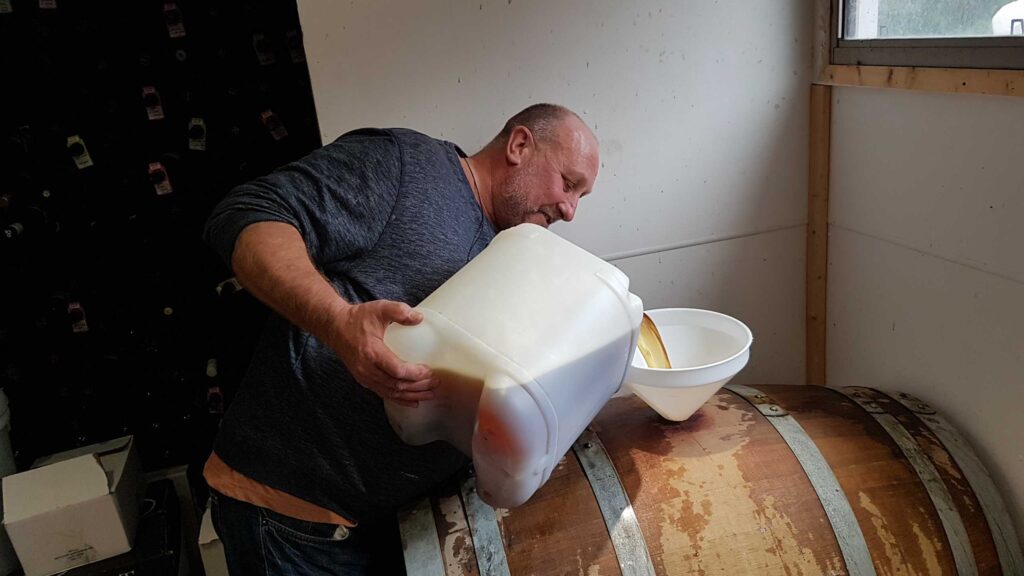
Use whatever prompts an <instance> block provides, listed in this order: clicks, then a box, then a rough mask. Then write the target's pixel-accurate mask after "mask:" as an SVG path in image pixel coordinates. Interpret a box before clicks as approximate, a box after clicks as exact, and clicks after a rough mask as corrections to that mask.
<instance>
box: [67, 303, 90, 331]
mask: <svg viewBox="0 0 1024 576" xmlns="http://www.w3.org/2000/svg"><path fill="white" fill-rule="evenodd" d="M68 315H69V316H71V317H72V318H74V319H75V320H74V322H72V323H71V331H72V332H74V333H75V334H81V333H83V332H88V331H89V322H88V321H86V318H85V308H82V305H81V304H79V303H78V302H68Z"/></svg>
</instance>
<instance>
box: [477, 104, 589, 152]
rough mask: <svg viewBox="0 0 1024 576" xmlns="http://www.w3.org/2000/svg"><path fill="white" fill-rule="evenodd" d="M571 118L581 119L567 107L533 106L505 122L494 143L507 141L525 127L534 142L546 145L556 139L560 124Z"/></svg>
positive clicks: (554, 105)
mask: <svg viewBox="0 0 1024 576" xmlns="http://www.w3.org/2000/svg"><path fill="white" fill-rule="evenodd" d="M570 116H575V117H576V118H577V119H580V117H579V116H578V115H577V114H576V113H575V112H573V111H572V110H569V109H568V108H566V107H565V106H559V105H558V104H543V103H542V104H533V105H532V106H527V107H526V108H524V109H523V110H521V111H520V112H518V113H517V114H516V115H514V116H512V117H511V118H509V119H508V121H507V122H505V126H504V128H502V129H501V132H498V135H497V136H495V137H494V140H493V141H501V142H504V141H507V140H508V137H509V136H511V135H512V130H514V129H515V127H516V126H525V127H527V128H529V129H530V132H532V133H533V138H534V140H537V141H538V142H540V143H542V144H544V143H547V142H550V141H551V140H553V139H554V137H555V132H556V131H557V129H558V126H559V124H560V123H561V122H562V121H563V120H565V119H566V118H568V117H570ZM580 121H581V122H582V121H583V120H582V119H580Z"/></svg>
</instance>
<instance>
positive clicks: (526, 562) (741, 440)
mask: <svg viewBox="0 0 1024 576" xmlns="http://www.w3.org/2000/svg"><path fill="white" fill-rule="evenodd" d="M728 388H729V389H728V390H722V391H720V392H719V393H718V394H716V395H715V396H714V397H713V398H711V400H709V401H708V402H707V403H706V404H705V405H704V406H703V407H702V408H701V409H700V410H699V411H698V412H697V413H695V414H694V415H693V417H691V418H690V419H689V420H687V421H686V422H679V423H677V422H669V421H666V420H664V419H662V418H661V417H659V416H658V415H657V414H656V413H655V412H654V411H653V410H651V409H650V408H648V407H647V406H646V405H645V404H644V403H643V402H642V401H640V400H639V399H637V398H635V397H634V398H621V399H616V400H613V401H611V402H609V403H608V405H607V406H606V407H605V408H604V410H602V412H601V413H600V414H599V415H598V417H597V418H596V419H595V420H594V422H593V423H592V425H591V427H590V429H589V430H588V431H587V433H585V434H584V435H583V436H581V439H580V440H579V441H578V442H577V443H576V445H574V447H573V450H571V451H570V452H569V454H568V455H567V456H566V458H564V459H563V460H562V461H561V462H560V463H559V465H558V466H557V468H556V469H555V471H554V472H553V473H552V475H551V479H550V480H549V481H548V482H547V483H546V484H545V485H544V486H543V487H542V488H541V489H540V490H539V491H538V492H537V493H536V494H535V495H534V496H533V498H531V499H530V500H529V501H528V502H527V503H526V504H524V505H522V506H520V507H517V508H514V509H511V510H493V509H491V508H490V507H488V506H487V505H486V504H483V503H482V502H481V501H480V499H479V498H478V497H477V495H476V494H475V491H474V488H473V481H472V478H470V479H467V480H466V481H465V482H463V483H462V484H461V485H460V486H453V487H450V488H448V489H446V490H443V491H441V492H440V493H439V494H437V495H436V496H435V497H432V498H430V499H425V500H424V501H422V502H421V503H419V505H417V506H415V507H413V508H411V509H409V510H406V511H404V512H403V514H402V517H401V529H402V539H403V546H404V549H405V561H406V568H407V571H408V573H409V574H415V575H420V574H423V575H430V576H459V575H479V576H490V575H492V574H495V575H497V574H510V575H512V576H518V575H527V574H542V575H548V574H579V575H586V576H591V575H598V574H600V575H611V574H628V575H632V574H641V575H648V574H661V575H684V574H686V575H690V574H694V575H712V574H720V575H730V576H732V575H737V574H758V575H760V574H780V575H782V574H785V575H811V574H826V575H838V574H855V575H860V574H878V575H908V576H909V575H915V574H918V575H920V574H930V575H937V574H1007V575H1021V574H1024V560H1022V559H1021V550H1020V544H1019V542H1018V540H1017V537H1016V535H1015V533H1014V530H1013V527H1012V525H1011V523H1010V519H1009V517H1008V514H1007V512H1006V510H1005V508H1004V507H1003V505H1002V501H1001V499H1000V497H999V495H998V493H996V491H995V488H994V486H993V485H992V481H991V479H990V478H989V476H988V474H987V473H986V472H985V470H984V468H982V467H981V465H980V463H979V462H978V460H977V458H976V457H975V456H974V454H973V453H972V452H971V451H970V449H969V448H968V447H967V445H966V443H964V442H963V439H962V438H961V437H960V436H959V434H957V433H956V431H955V430H953V429H952V428H951V427H950V426H949V425H948V423H946V421H945V420H943V419H942V417H941V416H939V415H938V414H935V412H934V410H932V409H931V408H930V407H929V406H927V405H926V404H925V403H923V402H921V401H920V400H917V399H915V398H912V397H910V396H909V395H906V394H899V393H894V394H886V393H882V392H879V391H876V390H872V389H868V388H845V389H840V390H837V389H830V388H823V387H817V386H757V387H745V386H729V387H728Z"/></svg>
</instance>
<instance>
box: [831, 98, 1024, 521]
mask: <svg viewBox="0 0 1024 576" xmlns="http://www.w3.org/2000/svg"><path fill="white" fill-rule="evenodd" d="M1022 167H1024V100H1022V99H1020V98H1008V97H997V96H974V95H955V94H930V93H918V92H905V91H895V90H894V91H883V90H874V89H865V88H837V89H834V90H833V105H832V168H831V170H832V172H831V184H830V194H829V201H830V206H829V212H830V224H831V226H830V231H831V234H830V243H829V277H828V285H829V293H828V322H829V332H828V381H829V385H832V386H847V385H866V386H873V387H882V388H888V389H890V390H904V391H907V392H911V393H913V394H915V395H917V396H919V397H921V398H922V399H925V400H927V401H928V402H929V403H931V404H933V405H934V406H935V407H936V408H938V409H939V410H940V411H941V412H942V413H943V414H944V415H945V416H946V417H947V418H948V419H949V420H950V421H951V422H952V423H953V424H954V425H955V426H956V427H957V428H958V429H959V430H960V431H961V432H963V433H964V434H965V435H966V436H967V438H968V440H969V441H970V443H971V444H972V445H973V446H974V448H975V450H976V451H977V452H978V453H979V456H980V457H981V459H982V461H983V462H984V463H985V465H986V466H987V467H988V469H989V471H990V472H991V473H992V475H993V477H994V479H995V481H996V484H997V485H998V486H999V488H1000V489H1001V493H1002V494H1003V496H1004V497H1005V498H1006V500H1007V504H1008V506H1009V508H1010V510H1011V514H1012V515H1013V516H1014V517H1015V520H1016V526H1017V531H1018V534H1019V535H1024V416H1022V412H1021V409H1022V407H1024V226H1022V225H1021V223H1022V222H1024V168H1022Z"/></svg>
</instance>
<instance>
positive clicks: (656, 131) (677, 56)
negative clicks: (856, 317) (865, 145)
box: [299, 0, 811, 382]
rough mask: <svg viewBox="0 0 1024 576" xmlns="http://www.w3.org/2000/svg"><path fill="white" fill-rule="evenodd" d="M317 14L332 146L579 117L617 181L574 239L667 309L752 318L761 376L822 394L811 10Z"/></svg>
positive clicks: (543, 7)
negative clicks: (815, 313)
mask: <svg viewBox="0 0 1024 576" xmlns="http://www.w3.org/2000/svg"><path fill="white" fill-rule="evenodd" d="M299 14H300V17H301V20H302V27H303V32H304V37H305V45H306V51H307V55H308V60H309V64H310V74H311V77H312V83H313V90H314V97H315V99H316V102H317V113H318V116H319V121H320V127H321V131H322V133H323V137H324V141H325V142H326V141H330V140H332V139H333V138H335V137H336V136H338V135H339V134H341V133H343V132H344V131H346V130H349V129H352V128H356V127H360V126H406V127H411V128H415V129H418V130H421V131H423V132H426V133H428V134H431V135H434V136H437V137H441V138H445V139H449V140H452V141H454V142H456V143H458V144H459V145H461V146H462V147H463V148H464V149H466V150H467V151H468V152H474V151H475V150H476V149H478V148H479V147H480V146H482V145H483V144H484V143H485V142H486V141H488V140H489V139H490V138H491V137H492V136H493V135H494V134H495V133H496V132H497V131H498V130H499V128H500V127H501V125H502V124H503V123H504V120H505V119H506V118H507V117H508V116H510V115H511V114H513V113H515V112H517V111H518V110H520V109H522V108H523V107H525V106H527V105H529V104H532V103H534V102H539V101H549V102H555V103H559V104H564V105H567V106H569V107H570V108H573V109H574V110H576V111H577V112H578V113H580V114H581V115H582V116H583V118H584V119H585V120H587V121H588V123H589V124H590V125H591V127H593V128H594V130H595V132H596V133H597V135H598V138H599V139H600V140H601V145H602V168H601V173H600V176H599V178H598V181H597V186H596V188H595V191H594V194H592V196H591V197H589V198H588V199H587V200H586V201H584V202H583V203H582V204H581V207H580V209H579V211H578V217H577V219H576V221H575V222H573V223H572V224H569V225H556V227H555V228H554V229H555V230H556V231H557V232H558V233H559V234H562V235H563V236H565V237H567V238H569V239H570V240H572V241H574V242H576V243H577V244H580V245H581V246H583V247H584V248H586V249H588V250H590V251H591V252H594V253H596V254H599V255H601V256H604V257H606V258H608V259H611V260H613V261H615V262H616V263H617V264H619V265H621V266H622V267H623V269H626V270H627V271H628V272H629V274H630V276H631V279H632V281H633V287H634V291H635V292H637V293H638V294H639V295H640V296H641V297H642V298H645V300H646V301H647V303H648V308H651V307H654V306H655V305H656V306H713V307H714V308H715V309H717V310H720V311H723V312H726V313H730V312H731V313H735V314H738V315H740V316H739V317H740V318H741V319H742V320H744V321H745V322H747V323H748V324H749V325H750V326H751V328H752V330H753V331H754V334H755V338H756V344H755V348H754V350H753V359H752V361H751V363H750V365H749V366H748V368H747V370H745V371H744V373H743V374H742V375H741V379H742V380H744V381H748V382H749V381H760V382H803V381H804V369H803V361H804V360H803V358H804V350H803V344H802V343H803V318H804V300H803V261H804V260H803V252H804V239H803V230H804V226H805V222H806V196H807V192H806V190H807V185H806V182H807V141H808V135H807V130H808V128H807V117H808V112H807V110H808V93H809V90H808V85H809V81H810V32H811V3H810V2H809V0H787V1H785V2H740V1H737V0H734V1H722V2H707V1H705V0H674V1H673V0H651V1H647V2H624V1H622V0H559V1H557V2H550V1H545V0H474V1H459V0H423V1H418V2H409V1H400V0H383V1H375V2H329V1H327V0H299ZM759 258H760V259H759ZM764 258H767V259H768V260H764ZM673 282H674V283H673ZM652 304H653V305H652Z"/></svg>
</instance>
